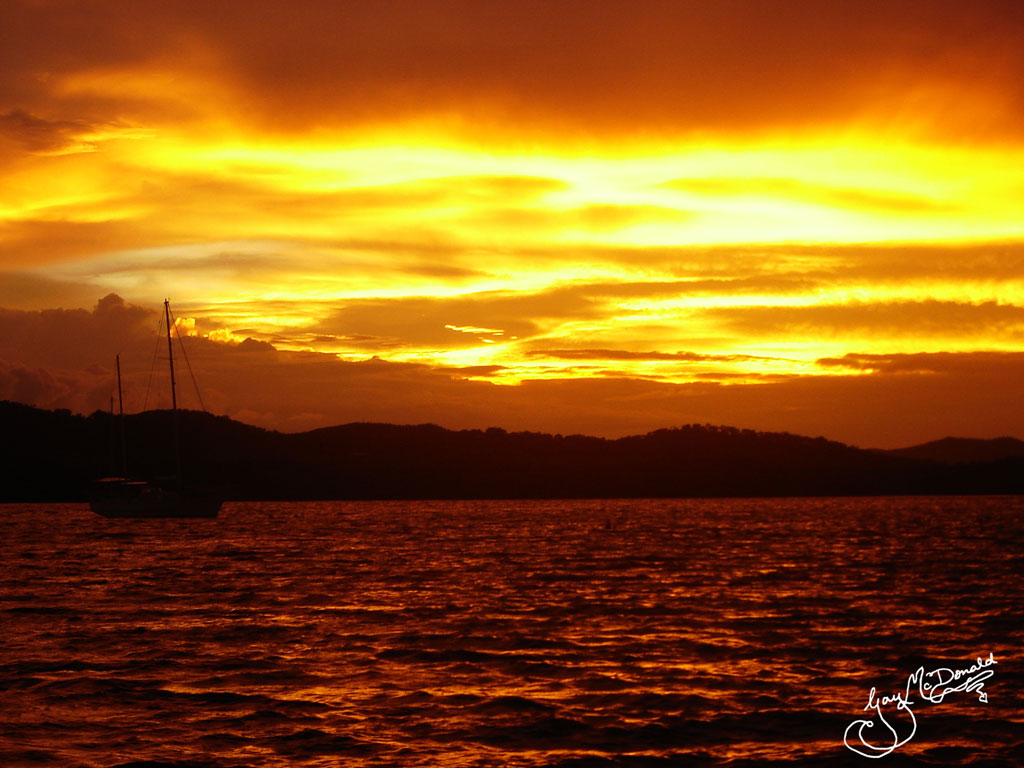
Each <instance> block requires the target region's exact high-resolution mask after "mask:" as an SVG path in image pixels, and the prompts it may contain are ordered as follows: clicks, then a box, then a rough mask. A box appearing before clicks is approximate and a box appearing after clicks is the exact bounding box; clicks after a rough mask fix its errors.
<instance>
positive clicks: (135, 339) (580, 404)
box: [0, 0, 1024, 447]
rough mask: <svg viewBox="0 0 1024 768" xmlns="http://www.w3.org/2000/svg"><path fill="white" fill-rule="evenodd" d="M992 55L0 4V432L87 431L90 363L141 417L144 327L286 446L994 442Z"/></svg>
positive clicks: (1010, 356)
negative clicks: (5, 404) (375, 428)
mask: <svg viewBox="0 0 1024 768" xmlns="http://www.w3.org/2000/svg"><path fill="white" fill-rule="evenodd" d="M1022 39H1024V5H1022V4H1020V3H1019V2H1015V1H1014V0H1010V1H1008V2H972V3H964V2H959V1H955V2H952V1H951V2H943V1H940V0H928V1H923V0H922V1H921V2H900V1H898V0H897V1H893V0H888V1H887V2H857V3H843V4H830V3H821V2H817V0H815V1H814V2H800V1H799V0H787V1H786V2H782V1H781V0H780V1H778V2H773V1H771V0H767V1H765V0H748V1H745V2H740V1H738V0H721V1H719V2H687V3H681V2H639V3H628V4H627V3H608V2H593V1H591V2H587V3H582V2H580V3H572V2H493V3H491V2H487V3H480V2H375V3H338V2H326V1H325V2H312V1H310V0H307V1H305V2H292V3H283V2H266V1H265V0H255V1H254V0H246V1H245V2H243V1H242V0H235V1H233V2H217V3H210V2H170V1H168V2H145V3H138V2H102V1H100V0H81V1H72V0H67V1H61V0H52V1H48V0H33V1H29V0H25V1H22V0H9V1H8V2H5V3H4V4H2V6H0V307H3V308H4V309H0V398H9V399H16V400H22V401H25V402H32V403H34V404H38V405H42V406H45V407H70V408H73V409H74V410H79V411H85V412H88V411H90V410H92V409H94V408H97V407H103V406H105V405H106V404H107V403H108V398H109V391H110V368H111V359H112V357H113V354H114V353H116V352H120V353H121V354H122V360H123V361H124V363H125V367H126V369H127V371H128V376H129V382H130V383H131V384H132V385H133V386H134V387H135V388H136V391H135V394H136V395H137V398H136V399H137V400H138V401H139V402H137V403H136V404H135V406H134V407H136V408H141V407H142V406H143V405H144V404H145V405H152V404H153V402H152V401H150V400H148V399H147V398H146V397H145V396H144V394H143V393H142V390H143V389H144V386H145V383H144V382H145V380H146V376H148V372H149V368H150V362H151V356H152V351H151V348H150V340H151V338H152V335H153V333H154V331H155V327H156V308H157V307H158V306H159V304H160V301H161V300H162V299H163V298H164V297H165V296H169V297H171V299H172V301H173V302H174V305H175V307H176V308H177V313H178V315H179V317H182V318H186V319H187V320H188V332H189V333H191V334H193V336H194V339H193V345H194V347H195V354H196V358H197V359H196V361H195V362H196V364H197V369H198V370H197V374H198V375H199V378H200V381H201V383H202V385H203V388H204V397H205V399H206V400H207V405H208V407H210V409H211V410H213V411H215V412H218V413H227V414H229V415H232V416H235V417H238V418H242V419H244V420H247V421H250V422H253V423H258V424H261V425H265V426H272V427H276V428H280V429H285V430H291V429H303V428H308V427H313V426H323V425H327V424H333V423H338V422H343V421H351V420H357V419H359V420H385V421H396V422H422V421H434V422H437V423H440V424H443V425H445V426H450V427H485V426H490V425H498V426H503V427H506V428H510V429H535V430H543V431H556V432H585V433H590V434H605V435H617V434H624V433H630V432H642V431H647V430H649V429H653V428H657V427H661V426H671V425H676V424H682V423H690V422H712V423H724V424H732V425H736V426H742V427H752V428H758V429H773V430H789V431H793V432H800V433H806V434H824V435H826V436H828V437H832V438H835V439H840V440H844V441H847V442H853V443H855V444H859V445H877V446H886V447H888V446H897V445H906V444H910V443H912V442H920V441H924V440H928V439H933V438H937V437H941V436H943V435H946V434H960V435H969V436H982V437H985V436H997V435H1000V434H1015V435H1018V436H1020V435H1024V416H1021V415H1020V414H1021V409H1020V408H1019V403H1020V402H1021V401H1022V395H1024V392H1022V386H1024V385H1022V384H1021V382H1022V381H1024V377H1022V375H1021V374H1022V373H1024V309H1022V307H1021V304H1022V296H1024V250H1022V247H1021V243H1022V242H1024V217H1022V216H1021V214H1020V211H1021V210H1024V205H1022V204H1024V128H1022V126H1024V45H1021V42H1020V41H1021V40H1022ZM109 294H117V296H118V297H121V298H123V301H121V299H120V298H109V299H104V301H103V302H101V303H99V304H97V302H98V301H99V300H100V299H101V298H102V297H106V296H108V295H109ZM58 308H60V309H61V310H62V311H56V310H57V309H58ZM77 310H84V311H77ZM247 339H248V340H249V341H246V340H247ZM129 403H130V404H131V403H132V400H131V398H130V399H129Z"/></svg>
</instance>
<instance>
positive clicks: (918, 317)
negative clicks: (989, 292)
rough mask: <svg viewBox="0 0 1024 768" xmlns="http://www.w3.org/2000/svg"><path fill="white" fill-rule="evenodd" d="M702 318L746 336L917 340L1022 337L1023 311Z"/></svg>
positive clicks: (902, 307)
mask: <svg viewBox="0 0 1024 768" xmlns="http://www.w3.org/2000/svg"><path fill="white" fill-rule="evenodd" d="M704 314H705V315H706V316H708V317H710V318H712V319H714V320H717V321H718V322H721V323H723V324H725V325H726V326H728V327H729V328H731V329H733V330H735V331H739V332H742V333H749V334H769V335H770V334H777V335H784V334H797V335H807V334H815V333H829V334H843V333H857V334H869V335H871V334H885V335H890V336H891V335H896V336H899V335H910V336H914V337H915V338H921V337H950V338H952V337H956V338H961V339H967V338H971V337H972V336H977V337H983V338H985V339H992V338H994V337H998V336H1004V337H1011V338H1021V337H1024V307H1018V306H1016V305H1013V304H1000V303H998V302H995V301H986V302H982V303H978V304H971V303H966V302H955V301H937V300H934V299H930V300H925V301H898V302H875V303H871V302H851V303H845V304H820V305H813V306H805V307H789V306H781V307H728V308H712V309H707V310H704Z"/></svg>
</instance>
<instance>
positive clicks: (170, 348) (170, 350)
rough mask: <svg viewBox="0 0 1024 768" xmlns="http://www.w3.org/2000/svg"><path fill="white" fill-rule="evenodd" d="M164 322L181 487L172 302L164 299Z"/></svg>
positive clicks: (179, 434) (176, 463)
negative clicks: (172, 336)
mask: <svg viewBox="0 0 1024 768" xmlns="http://www.w3.org/2000/svg"><path fill="white" fill-rule="evenodd" d="M164 321H165V323H166V325H167V360H168V362H169V363H170V366H171V410H172V411H173V412H174V461H175V469H176V470H177V478H178V486H179V487H180V486H181V428H180V426H179V424H178V392H177V389H176V388H175V384H174V345H173V344H171V302H170V299H164Z"/></svg>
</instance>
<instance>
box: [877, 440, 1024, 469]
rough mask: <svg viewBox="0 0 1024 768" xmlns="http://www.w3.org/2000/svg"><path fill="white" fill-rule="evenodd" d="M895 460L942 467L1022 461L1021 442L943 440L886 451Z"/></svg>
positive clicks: (1022, 448)
mask: <svg viewBox="0 0 1024 768" xmlns="http://www.w3.org/2000/svg"><path fill="white" fill-rule="evenodd" d="M886 453H889V454H892V455H894V456H903V457H906V458H909V459H922V460H925V461H941V462H943V463H945V464H967V463H971V462H979V461H1000V460H1002V459H1014V458H1017V459H1019V458H1024V441H1022V440H1018V439H1017V438H1015V437H997V438H994V439H992V440H979V439H977V438H971V437H944V438H942V439H941V440H933V441H932V442H930V443H923V444H922V445H914V446H911V447H910V448H898V449H896V450H894V451H886Z"/></svg>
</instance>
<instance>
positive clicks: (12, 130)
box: [0, 109, 92, 152]
mask: <svg viewBox="0 0 1024 768" xmlns="http://www.w3.org/2000/svg"><path fill="white" fill-rule="evenodd" d="M88 130H89V126H87V125H86V124H85V123H82V122H79V121H75V120H44V119H42V118H40V117H36V116H35V115H30V114H29V113H28V112H25V111H23V110H20V109H16V110H12V111H11V112H8V113H6V114H2V115H0V136H5V137H7V138H9V139H13V140H14V141H16V142H17V143H19V144H21V145H22V146H23V147H24V148H25V149H27V150H29V151H30V152H53V151H57V150H62V149H68V148H71V147H75V148H78V149H80V150H83V151H87V150H89V149H92V145H90V144H87V143H82V142H81V141H80V140H79V138H78V137H79V136H81V135H82V134H84V133H87V132H88Z"/></svg>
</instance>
